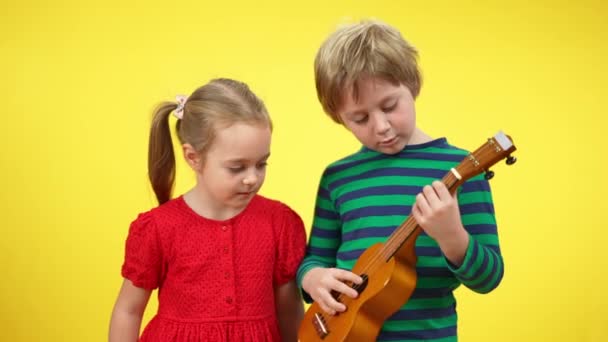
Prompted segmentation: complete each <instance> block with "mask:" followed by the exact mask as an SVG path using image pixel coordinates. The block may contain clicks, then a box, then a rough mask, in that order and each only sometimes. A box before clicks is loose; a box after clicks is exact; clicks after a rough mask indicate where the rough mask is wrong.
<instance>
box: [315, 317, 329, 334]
mask: <svg viewBox="0 0 608 342" xmlns="http://www.w3.org/2000/svg"><path fill="white" fill-rule="evenodd" d="M312 325H313V326H314V327H315V331H316V332H317V335H319V337H320V338H321V339H324V338H325V336H327V335H328V334H329V329H327V322H325V317H323V315H322V314H320V313H315V316H314V318H313V319H312Z"/></svg>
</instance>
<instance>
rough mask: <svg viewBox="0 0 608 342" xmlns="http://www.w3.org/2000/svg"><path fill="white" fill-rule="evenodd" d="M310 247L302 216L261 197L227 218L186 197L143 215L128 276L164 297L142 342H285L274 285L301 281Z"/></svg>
mask: <svg viewBox="0 0 608 342" xmlns="http://www.w3.org/2000/svg"><path fill="white" fill-rule="evenodd" d="M305 248H306V233H305V231H304V225H303V223H302V220H301V218H300V217H299V216H298V214H297V213H295V212H294V211H293V210H291V209H290V208H289V207H287V206H286V205H285V204H283V203H280V202H278V201H274V200H270V199H267V198H264V197H262V196H259V195H258V196H255V197H254V198H253V199H252V200H251V202H250V203H249V205H248V206H247V208H245V209H244V210H243V211H242V212H241V213H239V214H238V215H237V216H235V217H233V218H231V219H229V220H226V221H216V220H211V219H207V218H204V217H202V216H200V215H198V214H196V213H195V212H194V211H193V210H192V209H191V208H190V207H188V205H187V204H186V202H184V199H183V197H181V196H180V197H178V198H175V199H173V200H171V201H169V202H167V203H165V204H163V205H161V206H159V207H157V208H155V209H152V210H151V211H148V212H146V213H143V214H140V215H139V216H138V217H137V219H136V220H135V221H133V223H131V227H130V229H129V236H128V238H127V242H126V252H125V262H124V264H123V266H122V275H123V276H124V277H125V278H127V279H129V280H131V281H132V282H133V284H134V285H135V286H138V287H141V288H144V289H150V290H151V289H155V288H158V302H159V305H158V312H157V314H156V316H155V317H154V318H153V319H152V320H151V321H150V322H149V324H148V325H147V327H146V328H145V330H144V332H143V333H142V336H141V339H140V341H162V342H170V341H231V342H232V341H279V340H280V337H279V330H278V325H277V317H276V313H275V312H276V311H275V310H276V309H275V301H274V289H275V287H277V286H278V285H281V284H284V283H286V282H288V281H290V280H292V279H294V277H295V274H296V271H297V268H298V266H299V264H300V261H301V260H302V258H303V256H304V250H305Z"/></svg>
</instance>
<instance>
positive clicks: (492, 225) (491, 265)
mask: <svg viewBox="0 0 608 342" xmlns="http://www.w3.org/2000/svg"><path fill="white" fill-rule="evenodd" d="M412 213H413V215H414V217H415V218H416V221H417V222H418V223H419V224H420V226H421V227H422V228H423V229H424V231H425V232H426V233H427V234H428V235H429V236H431V237H432V238H433V239H435V241H437V244H438V245H439V247H440V248H441V251H442V252H443V254H444V256H445V257H446V259H447V261H448V268H449V269H450V271H452V273H453V274H454V275H455V276H456V278H458V280H459V281H460V282H461V283H462V284H463V285H465V286H466V287H468V288H469V289H471V290H473V291H475V292H478V293H487V292H490V291H492V290H493V289H494V288H496V287H497V286H498V285H499V284H500V281H501V280H502V276H503V274H504V263H503V259H502V256H501V253H500V247H499V243H498V233H497V228H496V218H495V215H494V206H493V203H492V195H491V192H490V185H489V183H488V182H487V181H486V180H484V179H483V178H482V176H478V177H476V178H473V179H471V180H470V181H467V182H465V183H464V184H463V186H462V191H461V192H460V193H459V194H458V197H456V196H452V195H450V194H449V193H448V192H447V189H446V188H445V185H443V183H441V182H434V183H433V185H432V186H426V187H425V188H424V189H423V191H422V193H421V194H419V195H418V197H417V198H416V204H415V206H414V208H413V209H412Z"/></svg>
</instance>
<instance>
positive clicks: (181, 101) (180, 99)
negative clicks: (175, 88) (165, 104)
mask: <svg viewBox="0 0 608 342" xmlns="http://www.w3.org/2000/svg"><path fill="white" fill-rule="evenodd" d="M175 101H177V108H175V111H174V112H173V115H175V117H176V118H178V119H180V120H181V119H183V117H184V107H185V106H186V101H188V96H186V95H177V96H176V97H175Z"/></svg>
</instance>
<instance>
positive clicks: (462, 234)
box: [412, 181, 469, 266]
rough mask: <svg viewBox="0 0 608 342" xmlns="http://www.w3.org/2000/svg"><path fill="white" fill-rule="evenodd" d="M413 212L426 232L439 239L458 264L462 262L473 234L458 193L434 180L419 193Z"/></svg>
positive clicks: (441, 245)
mask: <svg viewBox="0 0 608 342" xmlns="http://www.w3.org/2000/svg"><path fill="white" fill-rule="evenodd" d="M412 215H414V218H415V219H416V222H417V223H418V224H419V225H420V227H422V229H423V230H424V232H425V233H427V234H428V235H429V236H430V237H432V238H433V239H434V240H435V241H437V244H439V247H440V248H441V251H442V252H443V254H444V255H445V256H446V257H447V258H448V259H449V260H450V261H451V262H452V263H454V264H455V265H457V266H458V265H460V264H461V263H462V259H463V258H464V254H465V252H466V249H467V246H468V244H469V234H468V233H467V231H466V230H465V229H464V226H463V225H462V220H461V218H460V209H459V208H458V200H457V198H456V194H454V195H452V194H450V192H449V191H448V189H447V187H446V186H445V184H443V182H440V181H434V182H433V184H432V185H427V186H425V187H424V188H423V189H422V192H421V193H419V194H418V195H417V196H416V203H415V204H414V206H413V207H412Z"/></svg>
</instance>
